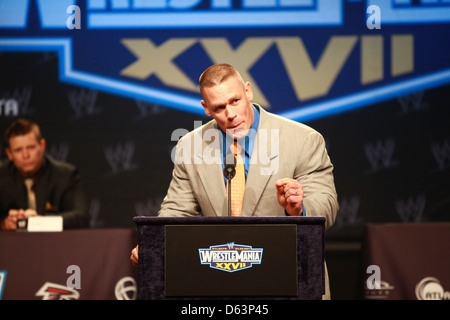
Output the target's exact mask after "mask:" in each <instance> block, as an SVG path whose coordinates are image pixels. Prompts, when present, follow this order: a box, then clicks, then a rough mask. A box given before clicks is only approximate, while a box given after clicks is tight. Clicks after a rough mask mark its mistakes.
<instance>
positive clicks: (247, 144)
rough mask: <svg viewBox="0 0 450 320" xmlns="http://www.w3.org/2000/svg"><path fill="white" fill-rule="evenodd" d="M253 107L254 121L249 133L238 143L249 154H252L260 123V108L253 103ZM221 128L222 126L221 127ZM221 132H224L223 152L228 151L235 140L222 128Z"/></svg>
mask: <svg viewBox="0 0 450 320" xmlns="http://www.w3.org/2000/svg"><path fill="white" fill-rule="evenodd" d="M252 108H253V115H254V116H253V123H252V125H251V127H250V129H249V131H248V134H247V135H246V136H245V137H243V138H242V139H239V140H238V143H239V144H240V145H241V147H242V149H243V150H244V151H245V153H246V154H247V156H250V155H251V154H252V151H253V144H254V141H255V137H256V131H257V130H258V125H259V117H260V115H259V109H258V108H257V107H256V106H255V105H253V104H252ZM219 129H220V128H219ZM220 133H221V134H222V142H223V143H222V145H223V154H224V155H225V154H226V153H227V150H229V148H230V145H231V143H232V142H233V140H232V138H231V137H229V136H227V135H226V134H225V133H224V132H223V130H222V129H220Z"/></svg>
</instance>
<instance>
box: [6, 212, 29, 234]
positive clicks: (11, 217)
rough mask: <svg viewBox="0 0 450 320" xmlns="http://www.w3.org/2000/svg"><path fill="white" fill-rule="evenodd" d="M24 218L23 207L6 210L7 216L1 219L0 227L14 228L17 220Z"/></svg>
mask: <svg viewBox="0 0 450 320" xmlns="http://www.w3.org/2000/svg"><path fill="white" fill-rule="evenodd" d="M19 219H25V210H23V209H11V210H9V212H8V216H7V217H6V218H5V219H3V221H2V224H1V228H2V230H16V229H17V220H19Z"/></svg>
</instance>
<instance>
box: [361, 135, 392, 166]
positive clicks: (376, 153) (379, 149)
mask: <svg viewBox="0 0 450 320" xmlns="http://www.w3.org/2000/svg"><path fill="white" fill-rule="evenodd" d="M394 150H395V140H394V139H386V140H385V141H381V140H378V141H377V142H376V143H375V144H365V145H364V153H365V154H366V157H367V160H368V161H369V163H370V166H371V168H372V172H376V171H379V170H382V169H388V168H392V167H394V166H396V165H397V161H394V160H393V159H392V157H393V155H394Z"/></svg>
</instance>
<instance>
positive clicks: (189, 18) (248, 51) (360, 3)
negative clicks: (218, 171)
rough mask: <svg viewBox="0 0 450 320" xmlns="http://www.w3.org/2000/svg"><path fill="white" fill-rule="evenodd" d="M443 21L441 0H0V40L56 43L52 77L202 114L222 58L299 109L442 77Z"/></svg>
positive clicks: (301, 112)
mask: <svg viewBox="0 0 450 320" xmlns="http://www.w3.org/2000/svg"><path fill="white" fill-rule="evenodd" d="M449 26H450V2H449V1H448V0H284V1H275V0H264V1H263V0H0V52H8V51H10V52H21V51H23V52H36V51H41V52H56V53H57V55H58V59H59V80H60V81H61V82H66V83H69V84H73V85H78V86H83V87H88V88H92V89H95V90H102V91H105V92H109V93H112V94H115V95H121V96H126V97H129V98H133V99H137V100H142V101H145V102H148V103H154V104H157V105H161V106H165V107H170V108H175V109H180V110H183V111H186V112H192V113H198V114H201V115H204V110H203V107H202V106H201V104H200V100H201V97H200V94H199V92H198V85H197V82H198V77H199V73H200V71H201V70H204V69H205V68H206V67H208V66H209V65H211V64H213V63H220V62H227V63H230V64H232V65H234V66H235V67H236V68H237V69H238V70H239V71H240V73H241V74H242V76H243V78H244V79H245V80H246V81H250V82H251V83H252V89H253V94H254V97H253V99H254V102H256V103H259V104H260V105H261V106H263V107H265V108H267V109H269V110H270V111H271V112H274V113H277V114H280V115H282V116H284V117H287V118H290V119H293V120H297V121H309V120H312V119H317V118H321V117H325V116H330V115H332V114H335V113H340V112H345V111H348V110H351V109H355V108H360V107H364V106H368V105H373V104H374V103H377V102H380V101H383V100H387V99H392V98H396V97H399V96H402V95H407V94H410V93H413V92H417V91H423V90H426V89H429V88H433V87H437V86H441V85H444V84H448V83H450V68H449V64H448V48H449V42H448V38H449V33H450V29H449ZM5 76H7V75H5ZM0 100H1V99H0Z"/></svg>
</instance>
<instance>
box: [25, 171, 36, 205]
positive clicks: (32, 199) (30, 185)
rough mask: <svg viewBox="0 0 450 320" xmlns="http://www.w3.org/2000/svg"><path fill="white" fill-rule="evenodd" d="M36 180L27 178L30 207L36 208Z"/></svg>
mask: <svg viewBox="0 0 450 320" xmlns="http://www.w3.org/2000/svg"><path fill="white" fill-rule="evenodd" d="M33 184H34V181H33V179H32V178H28V179H25V185H26V187H27V191H28V209H33V210H36V195H35V194H34V191H33Z"/></svg>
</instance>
